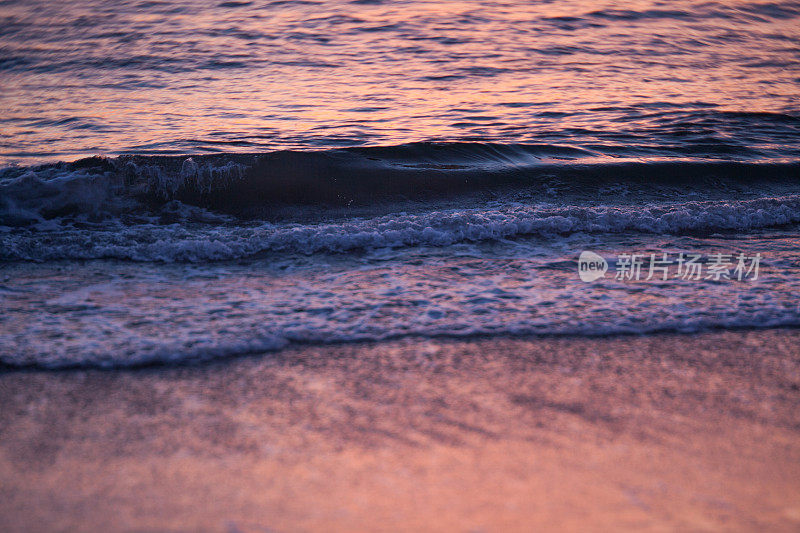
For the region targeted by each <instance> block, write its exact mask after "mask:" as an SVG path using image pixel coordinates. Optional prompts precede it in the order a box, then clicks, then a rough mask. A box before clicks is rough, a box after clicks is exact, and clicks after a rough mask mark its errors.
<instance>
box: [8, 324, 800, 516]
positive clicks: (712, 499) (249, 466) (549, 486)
mask: <svg viewBox="0 0 800 533" xmlns="http://www.w3.org/2000/svg"><path fill="white" fill-rule="evenodd" d="M798 346H800V331H798V330H794V329H764V330H744V331H738V330H737V331H714V332H706V333H697V334H655V335H648V336H616V337H589V338H570V337H551V338H543V337H536V338H507V337H504V338H477V339H475V338H471V339H460V340H459V339H401V340H395V341H387V342H382V343H359V344H343V345H334V346H303V347H289V348H287V349H285V350H283V351H280V352H275V353H267V354H264V355H263V356H248V357H242V358H237V359H233V360H223V361H209V362H206V363H203V364H200V365H193V366H178V367H146V368H140V369H122V370H94V369H87V370H77V369H76V370H69V371H58V372H50V371H37V370H35V369H25V370H20V371H2V372H0V402H2V405H3V406H4V407H3V409H2V410H0V479H2V480H3V481H2V482H0V495H2V498H0V522H3V523H4V524H6V526H5V527H6V528H7V530H8V531H21V530H28V531H31V530H33V531H39V530H52V531H60V530H77V531H89V530H98V529H104V530H109V531H122V530H134V529H135V530H145V531H149V530H173V529H174V530H198V531H309V530H319V529H321V528H324V529H325V530H330V531H346V530H354V529H355V530H367V531H383V530H434V531H443V530H451V531H452V530H458V531H498V530H503V531H523V530H530V529H531V528H545V529H548V530H550V529H565V530H578V529H580V530H608V529H615V530H620V529H621V530H634V529H635V530H646V531H656V530H664V529H670V530H674V529H679V530H708V531H714V530H726V531H729V530H733V531H748V530H755V529H764V528H769V529H770V530H775V531H790V530H795V529H796V528H797V527H798V526H800V410H798V409H797V407H798V405H800V349H798Z"/></svg>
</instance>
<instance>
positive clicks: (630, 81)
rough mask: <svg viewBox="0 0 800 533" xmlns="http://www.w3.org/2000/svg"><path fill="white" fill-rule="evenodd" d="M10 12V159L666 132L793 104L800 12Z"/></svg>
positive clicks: (357, 8) (426, 7) (595, 138)
mask: <svg viewBox="0 0 800 533" xmlns="http://www.w3.org/2000/svg"><path fill="white" fill-rule="evenodd" d="M3 11H4V16H5V17H6V20H7V21H8V23H7V24H6V29H5V30H4V31H3V33H2V34H0V47H2V48H3V49H4V50H5V55H6V60H5V62H4V64H3V66H4V67H5V68H4V72H3V74H2V78H3V92H2V94H0V105H2V107H3V109H4V113H3V116H2V119H0V159H3V160H6V161H13V160H25V159H31V158H32V159H42V160H46V159H54V158H55V159H57V158H69V157H75V156H78V155H86V154H94V153H103V154H110V155H111V154H117V153H125V152H137V153H185V152H215V151H260V150H264V149H277V148H317V147H333V146H344V145H358V144H399V143H405V142H411V141H420V140H448V141H453V140H470V141H476V140H477V141H491V142H501V143H515V142H557V143H561V144H581V145H585V146H589V147H599V148H600V149H602V148H603V147H606V146H609V145H613V146H625V145H626V143H627V144H634V145H638V144H641V143H643V142H644V144H647V143H651V144H653V145H654V146H657V145H659V140H658V139H655V140H653V139H652V138H651V139H650V140H649V141H648V140H647V137H648V135H649V134H650V133H652V131H653V130H656V129H658V128H663V127H664V126H665V124H666V125H668V126H673V125H676V124H677V126H676V127H679V126H680V124H681V122H682V121H684V119H685V117H683V116H666V117H665V116H664V113H680V112H689V113H697V112H700V113H706V112H714V113H718V112H722V111H736V112H773V113H795V112H796V111H797V108H798V105H797V101H798V100H797V97H798V96H799V94H798V93H799V91H798V79H800V66H799V65H798V62H797V57H798V48H797V42H798V38H800V24H798V19H797V11H798V10H797V9H796V8H792V7H791V6H790V7H786V8H784V7H781V5H780V4H758V3H746V2H716V3H697V2H685V1H684V2H669V3H667V2H652V1H647V2H645V1H640V2H626V3H624V4H619V3H616V2H602V1H593V2H576V1H560V2H547V3H539V2H424V1H414V2H388V1H385V2H378V1H376V2H340V1H331V2H271V3H269V2H250V3H236V2H233V3H230V2H228V3H222V4H220V5H213V6H212V5H208V4H206V3H203V2H196V1H182V2H170V3H164V4H159V3H149V4H137V3H133V2H132V3H122V5H120V3H119V2H103V1H97V0H96V1H92V2H60V3H45V2H25V3H16V4H14V3H12V4H11V5H9V6H5V7H4V8H3ZM76 21H77V22H78V24H76ZM695 118H697V117H695ZM701 119H702V117H701ZM611 134H613V135H615V137H613V138H612V137H610V136H609V135H611ZM625 135H630V136H631V137H629V138H628V139H627V140H626V137H625ZM725 135H726V133H725V132H724V131H723V132H722V133H720V136H722V137H725ZM642 139H644V140H642ZM753 142H754V143H755V144H758V145H759V146H761V147H762V148H763V147H765V146H766V145H769V144H770V143H773V144H774V143H777V144H781V141H780V139H779V140H777V141H775V140H774V139H773V140H770V139H757V140H755V141H753ZM661 144H663V143H661ZM767 147H768V146H767Z"/></svg>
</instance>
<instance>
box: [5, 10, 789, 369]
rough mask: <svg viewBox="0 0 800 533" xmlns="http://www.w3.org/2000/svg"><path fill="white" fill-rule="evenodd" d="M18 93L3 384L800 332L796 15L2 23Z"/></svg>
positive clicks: (58, 14) (336, 13) (8, 122)
mask: <svg viewBox="0 0 800 533" xmlns="http://www.w3.org/2000/svg"><path fill="white" fill-rule="evenodd" d="M0 88H1V89H2V90H0V165H1V166H2V168H0V363H2V364H3V365H6V366H10V367H21V366H34V367H43V368H65V367H79V366H100V367H128V366H137V365H143V364H154V363H187V362H195V361H202V360H207V359H210V358H224V357H234V356H238V355H244V354H251V353H259V352H264V351H270V350H280V349H281V348H283V347H286V346H289V345H293V344H304V343H317V344H318V343H340V342H360V341H367V340H368V341H377V342H380V341H383V340H386V339H392V338H398V337H404V336H414V337H422V338H437V337H448V336H471V335H578V336H584V335H615V334H648V333H652V332H656V331H659V332H660V331H675V332H693V331H701V330H708V329H718V328H756V327H798V326H800V275H799V274H800V270H799V269H800V2H740V1H732V2H682V1H678V2H668V3H667V2H654V1H631V2H624V3H620V2H600V1H590V2H573V1H551V2H478V1H471V2H425V1H389V0H383V1H382V0H369V1H367V0H356V1H351V2H340V1H328V2H315V1H298V2H284V1H272V2H264V1H255V0H254V1H249V2H246V1H242V2H239V1H237V2H227V1H226V2H200V1H175V2H160V1H136V2H125V1H115V2H106V1H82V2H76V1H71V0H65V1H61V2H37V1H29V0H28V1H22V0H4V1H0ZM584 251H591V252H594V253H595V254H597V255H599V256H600V258H602V259H601V260H602V261H605V268H606V269H607V270H606V272H605V275H604V276H602V277H599V278H598V279H595V280H593V281H584V280H583V279H582V277H581V275H580V270H579V269H580V265H579V256H580V254H581V253H582V252H584ZM664 254H666V256H665V255H664ZM692 257H694V260H692V265H694V268H699V269H700V271H699V272H697V271H694V274H696V275H687V268H688V260H689V258H692ZM659 260H660V261H661V263H658V261H659ZM631 263H633V264H641V271H638V270H635V269H631V268H630V266H631ZM657 265H660V266H665V268H664V269H663V270H659V269H658V268H655V267H656V266H657ZM697 265H699V266H697ZM584 273H585V271H584ZM720 348H721V349H724V347H720Z"/></svg>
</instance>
